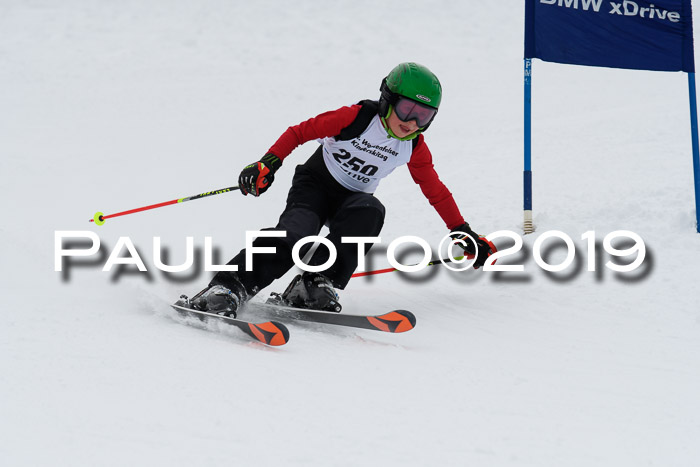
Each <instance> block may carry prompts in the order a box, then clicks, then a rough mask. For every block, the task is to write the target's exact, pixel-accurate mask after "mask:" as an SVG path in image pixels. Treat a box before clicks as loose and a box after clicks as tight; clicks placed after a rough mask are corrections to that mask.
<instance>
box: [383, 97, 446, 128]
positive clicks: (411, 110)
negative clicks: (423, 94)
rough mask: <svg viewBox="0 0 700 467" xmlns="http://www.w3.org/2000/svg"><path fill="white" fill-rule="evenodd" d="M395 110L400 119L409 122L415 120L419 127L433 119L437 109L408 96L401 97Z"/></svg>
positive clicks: (395, 105) (426, 124) (424, 125)
mask: <svg viewBox="0 0 700 467" xmlns="http://www.w3.org/2000/svg"><path fill="white" fill-rule="evenodd" d="M394 112H396V116H397V117H399V120H401V121H403V122H409V121H411V120H415V121H416V124H417V125H418V127H419V128H424V127H426V126H428V124H429V123H430V122H431V121H432V120H433V117H435V114H436V113H437V109H434V108H432V107H428V106H427V105H423V104H421V103H420V102H416V101H413V100H411V99H408V98H406V97H399V100H397V101H396V104H394Z"/></svg>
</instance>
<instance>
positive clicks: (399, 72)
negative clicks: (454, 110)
mask: <svg viewBox="0 0 700 467" xmlns="http://www.w3.org/2000/svg"><path fill="white" fill-rule="evenodd" d="M379 90H380V91H381V97H380V99H379V115H380V117H382V118H387V117H388V116H389V112H390V111H391V109H392V108H393V107H394V106H395V105H396V103H397V102H398V100H399V98H401V97H406V98H408V99H411V100H412V101H415V102H418V103H419V104H422V105H423V106H426V107H432V108H433V109H435V113H437V110H438V107H440V101H441V100H442V86H441V85H440V81H439V80H438V79H437V76H435V74H434V73H433V72H432V71H430V70H429V69H428V68H427V67H425V66H423V65H420V64H418V63H413V62H407V63H400V64H399V65H397V66H396V67H395V68H394V69H393V70H391V71H390V72H389V74H388V75H387V77H386V78H384V79H383V80H382V84H381V86H380V87H379ZM433 118H435V116H434V115H433ZM433 118H431V119H430V121H429V122H428V123H427V124H426V125H422V126H421V125H419V126H420V131H425V130H427V129H428V126H430V124H431V123H432V120H433Z"/></svg>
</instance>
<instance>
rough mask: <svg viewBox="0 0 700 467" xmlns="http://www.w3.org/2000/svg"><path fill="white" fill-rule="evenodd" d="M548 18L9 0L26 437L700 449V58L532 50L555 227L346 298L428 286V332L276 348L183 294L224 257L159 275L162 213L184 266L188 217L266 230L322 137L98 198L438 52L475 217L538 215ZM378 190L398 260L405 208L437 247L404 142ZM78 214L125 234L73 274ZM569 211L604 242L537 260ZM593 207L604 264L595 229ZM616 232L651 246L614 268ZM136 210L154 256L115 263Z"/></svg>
mask: <svg viewBox="0 0 700 467" xmlns="http://www.w3.org/2000/svg"><path fill="white" fill-rule="evenodd" d="M696 30H698V28H697V27H696ZM522 34H523V5H522V2H519V1H515V0H507V1H505V0H504V1H498V2H495V1H489V2H486V1H481V2H477V1H463V2H448V1H433V2H417V1H413V0H411V1H408V0H406V1H401V2H399V1H385V2H370V1H365V0H354V1H352V2H351V1H339V2H324V1H320V0H300V1H296V2H272V1H258V2H243V1H233V2H226V1H221V0H200V1H197V2H186V1H176V2H169V1H164V0H152V1H147V2H144V1H137V0H125V1H120V2H108V1H87V0H84V1H83V0H64V1H61V2H52V1H49V0H4V1H3V2H2V3H0V63H2V66H0V82H1V83H2V86H0V108H2V109H3V111H2V112H1V113H0V153H1V154H2V157H1V158H0V173H1V174H2V176H1V178H0V182H1V185H0V187H1V188H2V194H3V201H2V206H3V209H2V224H1V227H0V236H1V237H0V240H1V241H0V248H2V259H3V266H2V277H1V278H0V279H1V280H0V287H2V296H3V306H2V309H3V317H2V321H1V323H2V324H0V355H1V356H0V375H2V376H0V459H2V460H1V461H0V463H2V464H3V465H8V466H10V465H12V466H15V465H32V466H33V465H66V466H94V465H100V466H112V465H113V466H124V465H149V466H150V465H194V464H197V465H241V466H246V465H263V466H265V465H290V466H309V465H314V466H327V465H333V466H357V465H381V466H406V465H411V466H414V465H415V466H428V465H430V466H432V465H455V466H463V465H476V466H562V465H566V466H591V465H596V466H603V465H605V466H642V465H645V466H647V465H648V466H652V465H654V466H691V465H697V462H698V459H699V458H700V444H699V443H698V439H700V401H699V398H698V394H700V372H699V369H700V338H699V331H700V310H699V308H700V307H699V306H698V303H700V300H699V299H700V292H699V291H698V285H699V280H700V265H699V262H698V258H699V257H700V236H699V235H698V234H697V233H696V232H695V206H694V201H693V179H692V159H691V144H690V128H689V119H688V115H689V112H688V100H687V95H688V93H687V83H686V75H684V74H681V73H653V72H632V71H623V70H611V69H594V68H584V67H574V66H562V65H556V64H547V63H543V62H540V61H535V63H534V65H533V73H534V74H533V99H534V101H533V119H534V127H533V154H534V161H533V170H534V208H535V223H536V225H537V232H536V233H535V234H533V235H528V236H525V237H524V243H525V247H524V248H523V250H522V251H521V252H520V253H517V254H516V255H514V256H512V257H510V258H509V259H510V262H511V263H521V264H524V265H525V271H524V272H522V273H498V274H496V273H487V272H483V271H468V272H462V273H452V272H449V271H448V270H447V269H446V268H444V267H442V266H440V267H433V268H431V269H430V270H426V271H423V272H421V273H416V274H412V275H408V274H406V275H404V274H397V273H393V274H386V275H382V276H376V277H374V278H372V279H367V280H364V279H361V280H353V281H352V283H351V285H350V286H349V287H348V288H347V289H346V291H345V292H344V293H343V294H342V303H343V304H344V307H345V310H346V311H355V312H367V313H374V312H383V311H387V310H389V309H391V308H407V309H411V310H413V311H414V312H415V314H416V315H417V318H418V324H417V327H416V329H415V330H413V331H411V332H409V333H406V334H400V335H385V334H382V333H374V332H371V331H363V330H350V329H328V328H324V327H322V326H308V325H305V324H301V323H300V324H290V326H289V327H290V331H291V339H290V342H289V344H287V345H286V346H284V347H280V348H269V347H265V346H263V345H261V344H257V343H252V342H250V340H249V339H247V338H246V337H245V336H244V335H242V334H241V333H240V332H238V331H236V330H232V329H226V328H220V327H219V328H217V326H215V325H209V326H203V325H195V324H193V325H187V326H185V325H183V322H182V321H181V320H179V319H178V318H176V317H174V316H173V315H172V313H171V312H170V311H169V309H168V306H167V303H169V302H172V301H173V300H174V299H176V298H177V296H178V295H179V294H180V293H183V292H184V293H189V294H192V293H194V292H196V291H198V290H199V289H200V288H201V287H203V286H204V285H205V284H206V282H207V281H208V278H209V274H208V273H202V272H201V271H196V272H194V273H189V274H181V275H165V274H163V273H161V272H160V271H158V270H157V269H155V267H154V263H153V246H152V239H153V237H155V236H159V237H161V238H162V241H163V245H164V248H166V249H168V251H169V252H170V256H169V259H168V262H169V263H170V264H179V263H181V262H182V261H184V259H185V247H184V245H185V237H187V236H192V237H194V239H195V244H196V245H197V246H198V248H201V247H202V245H203V241H204V237H205V236H211V237H212V238H213V239H214V244H215V245H216V247H217V249H218V250H219V253H220V260H221V261H224V260H227V259H228V258H229V257H231V256H232V255H233V254H234V253H236V252H237V251H238V250H239V248H241V246H242V245H243V242H244V239H245V231H246V230H256V229H258V228H262V227H267V226H270V225H273V224H274V223H275V221H276V219H277V216H278V215H279V212H280V211H281V207H282V205H283V202H284V199H285V197H286V191H287V188H288V186H289V184H290V181H291V176H292V173H293V170H292V169H293V166H294V165H295V164H296V163H301V162H303V161H304V160H305V159H306V157H307V155H308V154H310V153H311V152H312V150H313V149H314V143H309V144H307V145H305V146H303V147H301V148H299V149H298V150H297V151H295V152H294V153H293V154H292V156H291V158H290V159H289V161H288V162H287V163H285V166H284V167H283V169H282V170H281V171H280V172H279V173H278V177H277V179H276V181H275V185H274V186H273V187H272V189H271V190H270V191H269V192H268V193H267V194H265V196H263V197H261V198H259V199H252V198H250V197H247V198H243V197H241V196H240V195H238V194H237V193H232V194H225V195H219V196H215V197H212V198H208V199H206V200H198V201H196V202H194V201H193V202H191V203H185V204H182V205H178V206H170V207H166V208H162V209H159V210H154V211H149V212H147V213H140V214H134V215H131V216H125V217H121V218H118V219H112V220H109V221H108V222H107V223H106V224H105V225H104V226H102V227H97V226H95V225H94V224H90V223H88V222H87V221H88V219H90V218H91V217H92V216H93V214H94V213H95V212H96V211H98V210H99V211H103V212H105V213H114V212H119V211H122V210H126V209H130V208H135V207H139V206H144V205H147V204H152V203H157V202H161V201H167V200H170V199H174V198H179V197H184V196H188V195H192V194H195V193H200V192H203V191H209V190H213V189H216V188H223V187H226V186H230V185H233V184H235V183H236V178H237V175H238V172H239V171H240V169H241V168H242V166H243V165H245V164H247V163H249V162H251V161H254V160H257V159H258V158H259V157H260V156H261V155H262V154H263V153H264V152H265V150H266V149H267V148H268V147H269V146H270V145H271V144H272V143H273V142H274V141H275V140H276V138H277V137H278V136H279V135H280V134H281V133H282V131H284V129H285V128H286V127H287V126H289V125H291V124H295V123H298V122H300V121H302V120H304V119H306V118H309V117H311V116H314V115H316V114H318V113H320V112H322V111H326V110H330V109H334V108H337V107H340V106H342V105H346V104H350V103H353V102H355V101H357V100H359V99H362V98H367V97H375V98H376V97H378V87H379V82H380V80H381V78H382V77H383V76H384V75H385V74H386V73H387V72H388V71H389V70H390V69H391V68H392V67H393V66H394V65H396V64H397V63H399V62H401V61H417V62H419V63H423V64H426V65H428V66H429V67H430V68H431V69H433V70H434V71H435V72H436V74H437V75H438V76H439V77H440V79H441V81H442V83H443V86H444V101H443V106H442V107H441V109H440V114H439V115H438V118H437V119H436V121H435V123H434V125H433V126H432V127H431V129H430V131H429V132H428V133H427V141H428V143H429V145H430V147H431V149H432V152H433V154H434V157H435V163H436V168H437V170H438V172H439V173H440V174H441V178H442V179H443V181H444V182H445V183H446V184H447V185H448V187H449V188H450V190H451V191H452V192H453V193H454V196H455V198H456V200H457V202H458V204H459V205H460V206H461V209H462V211H463V213H464V215H465V217H466V218H467V220H468V221H469V222H470V223H471V224H472V226H473V227H474V229H476V230H477V231H478V232H481V233H489V232H494V231H497V230H503V229H506V230H511V231H514V232H520V231H521V223H522V211H521V209H522V138H523V117H522V109H523V107H522V93H523V86H522V41H523V38H522ZM377 195H378V196H379V197H380V199H381V200H382V201H383V202H384V204H385V205H386V206H387V208H388V215H387V222H386V226H385V228H384V231H383V232H382V238H383V239H384V241H383V242H382V246H381V247H380V248H378V249H377V253H376V254H374V255H372V266H373V267H386V266H387V265H388V264H387V259H386V255H385V254H384V252H385V251H386V247H387V246H388V244H389V243H390V242H391V240H393V239H395V238H398V237H400V236H402V235H417V236H421V237H423V238H425V239H427V240H429V242H430V243H431V245H433V247H437V244H438V243H439V240H440V238H441V237H442V236H443V235H444V234H445V233H446V231H445V227H444V225H443V224H442V222H441V220H440V219H439V217H438V216H437V214H436V213H435V212H434V210H433V209H432V208H431V207H430V205H429V204H428V203H427V202H426V201H425V199H424V198H423V197H422V195H421V193H420V191H419V189H418V187H417V186H416V185H414V184H413V183H412V181H411V180H410V177H409V175H408V173H407V170H406V169H405V168H404V169H400V170H397V172H396V173H395V174H393V175H392V176H391V177H390V178H389V179H386V180H385V181H384V182H383V183H382V185H381V186H380V189H379V191H378V192H377ZM60 230H67V231H82V230H90V231H93V232H96V233H98V234H99V237H100V239H101V243H102V247H103V249H102V254H101V256H99V257H93V258H89V259H82V262H80V263H77V262H76V264H75V265H73V266H71V267H69V268H67V269H68V271H67V273H65V272H64V273H59V272H55V271H54V232H55V231H60ZM550 230H560V231H562V232H565V233H566V234H568V235H569V236H571V238H572V239H573V240H574V242H575V244H576V247H577V250H576V261H575V262H574V264H573V265H572V266H571V267H570V268H568V269H566V270H565V271H563V272H560V273H545V272H544V271H543V270H542V269H541V268H540V267H539V266H537V265H536V264H535V262H534V259H533V253H532V251H533V246H534V242H535V240H536V239H537V238H538V236H539V235H541V234H542V233H544V232H547V231H550ZM591 230H593V231H595V232H596V239H597V241H598V245H597V251H598V263H597V267H596V268H597V270H596V272H589V271H587V270H586V264H587V258H588V256H587V247H586V242H585V241H584V240H582V239H581V236H582V235H583V234H584V233H585V232H587V231H591ZM616 230H629V231H632V232H636V233H637V234H639V235H640V236H641V237H642V238H643V239H644V242H645V244H646V246H647V249H648V254H647V258H646V259H645V261H644V264H643V266H642V268H641V269H640V270H639V271H636V272H633V273H626V274H618V273H614V272H612V271H611V270H609V269H607V268H606V267H605V266H604V264H605V262H606V261H608V260H609V259H610V257H609V256H608V255H607V254H606V253H605V252H603V250H602V245H601V244H602V240H603V238H604V237H605V235H607V234H608V233H610V232H613V231H616ZM122 236H126V237H129V238H130V239H131V240H132V241H133V242H134V244H135V245H136V247H137V248H138V250H139V252H140V253H141V256H142V257H143V258H144V261H145V263H146V265H147V266H148V268H149V272H148V274H145V273H138V272H135V268H134V267H128V268H124V269H121V270H119V269H118V268H115V269H114V270H113V271H112V272H102V271H101V268H102V266H103V265H104V264H105V261H106V259H107V255H108V254H109V253H110V252H111V249H112V248H113V247H114V246H115V245H116V243H117V241H118V239H119V237H122ZM498 242H500V243H499V245H501V247H505V246H507V245H508V244H509V243H508V240H506V239H500V240H499V241H498ZM559 243H560V244H561V242H559ZM552 244H556V242H553V243H552ZM549 250H550V251H549V255H547V258H548V260H549V261H550V263H552V264H556V263H558V262H561V261H562V260H563V258H564V254H565V251H564V249H563V248H554V249H551V248H550V249H549ZM419 256H420V255H418V257H419ZM414 259H416V254H415V252H409V253H406V254H405V255H404V261H405V262H406V263H410V262H411V261H413V260H414ZM418 259H419V258H418ZM503 262H504V263H505V262H506V261H505V260H504V261H503ZM78 264H79V265H78ZM292 274H293V272H290V274H289V275H288V276H285V277H284V278H282V279H281V280H280V281H278V282H277V283H275V284H274V285H273V286H272V287H270V290H273V289H276V290H279V289H282V288H283V287H284V286H285V285H286V283H287V282H288V280H289V279H291V277H292ZM266 292H267V291H266Z"/></svg>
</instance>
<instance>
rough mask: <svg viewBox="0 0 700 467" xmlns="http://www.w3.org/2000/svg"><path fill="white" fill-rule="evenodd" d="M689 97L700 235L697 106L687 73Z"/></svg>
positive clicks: (697, 224) (693, 78)
mask: <svg viewBox="0 0 700 467" xmlns="http://www.w3.org/2000/svg"><path fill="white" fill-rule="evenodd" d="M688 94H689V97H690V133H691V135H690V136H691V137H692V139H693V179H694V180H695V222H696V224H695V228H696V230H697V231H698V233H700V150H699V149H698V105H697V101H696V96H695V73H688Z"/></svg>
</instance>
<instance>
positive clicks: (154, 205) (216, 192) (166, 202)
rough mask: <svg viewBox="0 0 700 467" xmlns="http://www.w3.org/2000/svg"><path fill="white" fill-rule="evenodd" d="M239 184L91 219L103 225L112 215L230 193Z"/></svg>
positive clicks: (236, 188)
mask: <svg viewBox="0 0 700 467" xmlns="http://www.w3.org/2000/svg"><path fill="white" fill-rule="evenodd" d="M238 189H239V188H238V187H237V186H230V187H228V188H222V189H220V190H214V191H207V192H206V193H200V194H198V195H193V196H187V197H185V198H179V199H174V200H172V201H165V202H163V203H157V204H151V205H150V206H144V207H142V208H136V209H130V210H128V211H122V212H118V213H116V214H109V215H107V216H105V215H104V214H102V213H101V212H96V213H95V216H94V217H93V218H92V219H90V222H94V223H95V224H97V225H102V224H104V223H105V221H106V220H107V219H110V218H112V217H119V216H126V215H127V214H134V213H136V212H141V211H148V210H149V209H156V208H162V207H163V206H169V205H171V204H178V203H184V202H185V201H192V200H194V199H201V198H206V197H207V196H213V195H220V194H222V193H228V192H229V191H233V190H238Z"/></svg>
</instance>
